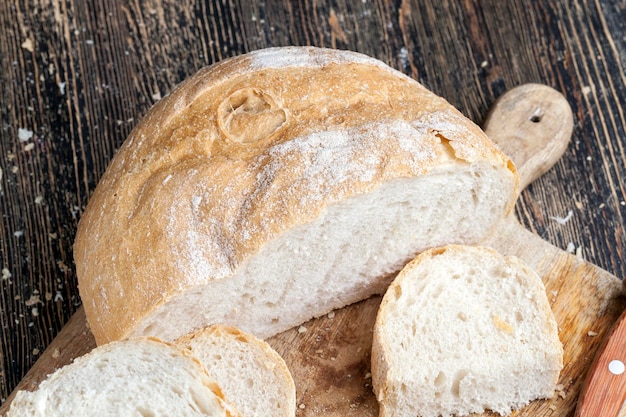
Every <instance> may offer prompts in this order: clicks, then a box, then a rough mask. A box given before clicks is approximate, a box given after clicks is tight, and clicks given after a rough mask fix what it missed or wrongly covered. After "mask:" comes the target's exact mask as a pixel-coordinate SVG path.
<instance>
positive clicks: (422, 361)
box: [372, 246, 563, 417]
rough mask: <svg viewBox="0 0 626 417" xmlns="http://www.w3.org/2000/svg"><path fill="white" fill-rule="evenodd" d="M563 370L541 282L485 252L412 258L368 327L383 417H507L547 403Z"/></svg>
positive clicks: (450, 250) (511, 261)
mask: <svg viewBox="0 0 626 417" xmlns="http://www.w3.org/2000/svg"><path fill="white" fill-rule="evenodd" d="M562 367H563V347H562V345H561V342H560V341H559V336H558V329H557V324H556V320H555V319H554V315H553V313H552V310H551V309H550V305H549V303H548V298H547V296H546V293H545V287H544V285H543V283H542V281H541V279H540V277H539V276H538V275H537V274H536V273H535V272H533V271H532V270H530V269H529V268H527V267H526V266H525V265H524V264H523V263H522V262H521V261H520V260H519V259H517V258H514V257H503V256H501V255H500V254H498V253H497V252H495V251H493V250H491V249H486V248H480V247H469V246H447V247H444V248H438V249H433V250H430V251H427V252H425V253H423V254H421V255H419V256H418V257H417V258H416V259H415V260H414V261H412V262H411V263H409V264H408V265H407V266H406V267H405V268H404V269H403V270H402V271H401V272H400V274H399V275H398V277H397V278H396V279H395V280H394V282H393V283H392V284H391V286H390V287H389V290H388V291H387V293H386V294H385V296H384V297H383V301H382V303H381V306H380V309H379V311H378V316H377V318H376V324H375V326H374V340H373V346H372V383H373V387H374V392H375V394H376V396H377V398H378V401H379V403H380V416H381V417H386V416H422V417H437V416H440V415H441V416H450V415H457V416H460V415H467V414H469V413H480V412H483V411H485V410H487V409H489V410H492V411H495V412H497V413H500V414H506V415H508V413H510V412H511V410H512V409H517V408H520V407H522V406H524V405H525V404H527V403H529V402H530V401H532V400H535V399H537V398H548V397H552V395H553V394H554V391H555V388H556V384H557V381H558V377H559V373H560V371H561V369H562Z"/></svg>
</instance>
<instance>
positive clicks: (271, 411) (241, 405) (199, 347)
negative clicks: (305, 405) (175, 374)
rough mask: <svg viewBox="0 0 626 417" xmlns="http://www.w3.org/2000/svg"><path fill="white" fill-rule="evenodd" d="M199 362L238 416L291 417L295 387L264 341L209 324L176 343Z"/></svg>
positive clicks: (278, 358) (287, 370)
mask: <svg viewBox="0 0 626 417" xmlns="http://www.w3.org/2000/svg"><path fill="white" fill-rule="evenodd" d="M176 344H177V345H180V346H182V347H185V348H187V349H189V350H190V351H191V353H192V354H193V355H194V356H195V357H197V358H198V359H199V360H200V362H202V363H203V364H204V365H205V366H206V368H207V370H208V373H209V375H210V376H211V378H212V379H214V380H216V381H218V382H219V385H220V387H221V389H222V391H223V392H224V395H225V396H226V398H228V399H230V400H231V401H232V402H233V404H234V406H235V407H236V408H237V410H238V411H239V412H240V413H241V415H242V416H255V417H280V416H282V417H293V416H294V415H295V413H296V388H295V385H294V382H293V379H292V377H291V374H290V372H289V369H288V368H287V365H286V364H285V361H284V360H283V359H282V358H281V357H280V355H278V353H276V351H275V350H274V349H272V348H271V346H270V345H269V344H267V343H266V342H264V341H262V340H260V339H257V338H256V337H254V336H252V335H251V334H248V333H244V332H242V331H240V330H238V329H237V328H234V327H231V326H223V325H213V326H210V327H208V328H205V329H202V330H199V331H197V332H194V333H193V334H190V335H186V336H183V337H182V338H180V339H179V340H177V341H176Z"/></svg>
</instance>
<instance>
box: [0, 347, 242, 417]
mask: <svg viewBox="0 0 626 417" xmlns="http://www.w3.org/2000/svg"><path fill="white" fill-rule="evenodd" d="M24 416H30V417H67V416H81V417H119V416H142V417H165V416H179V417H196V416H197V417H209V416H215V417H218V416H219V417H238V416H240V414H239V413H238V412H237V411H236V409H235V408H233V407H232V406H230V405H229V404H228V403H227V402H226V400H225V399H224V397H223V394H222V393H221V390H220V388H219V386H218V385H216V383H215V382H213V380H212V379H209V377H208V375H207V374H206V371H205V368H204V367H203V366H202V365H201V364H200V363H199V362H198V360H197V359H195V358H193V357H192V356H190V355H189V353H188V351H184V350H181V349H179V348H177V347H174V346H172V345H168V344H165V343H162V342H160V341H158V340H151V339H139V340H127V341H121V342H112V343H110V344H106V345H103V346H100V347H98V348H96V349H94V350H93V351H91V352H90V353H88V354H87V355H85V356H82V357H79V358H77V359H76V360H75V361H74V362H73V363H71V364H69V365H66V366H64V367H62V368H60V369H58V370H57V371H55V372H54V373H53V374H51V375H50V376H49V377H48V378H47V379H46V380H45V381H43V382H42V383H41V384H40V386H39V388H38V389H37V390H36V391H34V392H28V391H19V392H18V393H17V394H16V396H15V399H14V400H13V402H12V403H11V408H10V409H9V412H8V414H7V416H6V417H24Z"/></svg>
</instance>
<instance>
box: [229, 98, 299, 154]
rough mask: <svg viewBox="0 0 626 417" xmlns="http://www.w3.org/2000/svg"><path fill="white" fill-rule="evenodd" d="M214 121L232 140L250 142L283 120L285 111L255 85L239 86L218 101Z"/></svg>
mask: <svg viewBox="0 0 626 417" xmlns="http://www.w3.org/2000/svg"><path fill="white" fill-rule="evenodd" d="M217 112H218V117H217V120H218V124H219V127H220V129H221V131H222V132H223V133H224V134H225V135H226V136H227V137H228V138H229V139H231V140H232V141H234V142H238V143H243V144H250V143H255V142H258V141H260V140H262V139H265V138H267V137H269V136H271V135H272V134H274V133H275V132H276V131H278V130H279V129H280V128H281V126H283V125H284V124H285V122H286V121H287V112H286V111H285V110H284V109H282V108H281V107H279V106H278V105H277V104H276V103H275V102H274V100H273V98H272V97H271V96H270V95H269V94H267V93H265V92H264V91H261V90H260V89H258V88H243V89H241V90H237V91H235V92H234V93H232V94H231V95H230V96H229V97H228V98H226V99H225V100H224V101H222V103H221V104H220V106H219V108H218V110H217Z"/></svg>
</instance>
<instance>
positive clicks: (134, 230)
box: [74, 48, 514, 343]
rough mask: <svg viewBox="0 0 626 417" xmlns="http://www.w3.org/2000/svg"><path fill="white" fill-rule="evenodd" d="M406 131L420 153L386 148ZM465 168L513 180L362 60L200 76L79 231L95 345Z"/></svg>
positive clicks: (221, 66) (480, 140) (132, 144)
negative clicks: (338, 214) (336, 206)
mask: <svg viewBox="0 0 626 417" xmlns="http://www.w3.org/2000/svg"><path fill="white" fill-rule="evenodd" d="M408 129H412V131H411V132H412V134H413V135H414V136H415V137H416V138H418V139H419V140H415V141H411V142H410V143H408V142H406V143H405V142H402V141H396V142H391V141H387V140H385V139H386V138H387V137H396V136H398V135H399V133H398V132H400V131H401V133H402V134H406V130H408ZM398 143H400V146H397V144H398ZM329 147H334V148H335V149H333V150H332V151H329V150H328V149H329ZM451 157H452V158H453V159H454V158H456V159H459V160H465V161H468V162H474V161H477V160H487V161H490V162H491V163H492V164H493V165H495V166H508V167H509V169H510V170H511V171H514V168H513V166H512V164H511V162H510V160H508V159H507V158H506V157H505V156H504V155H503V154H502V153H500V152H499V151H498V150H497V149H495V147H494V145H493V144H492V143H491V142H490V141H489V140H488V139H487V137H486V136H485V135H484V133H483V132H482V131H481V130H480V129H479V128H478V127H477V126H476V125H475V124H473V123H472V122H471V121H469V120H468V119H467V118H465V117H464V116H462V115H461V114H460V113H459V112H458V111H457V110H455V109H454V108H453V107H452V106H451V105H450V104H448V103H447V102H446V101H445V100H443V99H442V98H439V97H437V96H435V95H434V94H432V93H431V92H429V91H428V90H426V89H425V88H424V87H422V86H421V85H420V84H418V83H417V82H415V81H413V80H411V79H410V78H408V77H406V76H404V75H403V74H401V73H399V72H397V71H394V70H392V69H390V68H388V67H386V66H384V65H383V64H382V63H380V62H379V61H376V60H374V59H371V58H367V57H365V56H363V55H360V54H355V53H351V52H340V51H333V50H324V49H316V48H275V49H269V50H264V51H258V52H255V53H251V54H248V55H243V56H240V57H237V58H233V59H230V60H226V61H224V62H221V63H218V64H216V65H214V66H211V67H208V68H205V69H203V70H201V71H200V72H199V73H197V74H196V75H194V76H193V77H191V78H190V79H189V80H187V81H185V82H184V83H182V84H181V85H180V86H178V87H177V88H175V89H174V90H173V91H172V93H171V94H170V95H169V96H167V97H165V98H163V99H162V100H161V101H160V102H159V103H157V104H156V105H155V106H154V107H153V108H152V109H151V110H150V111H149V112H148V114H147V115H146V117H145V118H144V119H143V120H142V121H141V123H139V124H138V125H137V127H136V128H135V129H134V130H133V131H132V132H131V134H130V136H129V137H128V139H127V140H126V142H125V143H124V145H123V146H122V147H121V148H120V150H119V152H118V153H117V154H116V155H115V158H114V159H113V160H112V161H111V164H110V166H109V168H108V169H107V171H106V173H105V174H104V175H103V177H102V179H101V181H100V183H99V184H98V187H97V188H96V190H95V192H94V194H93V196H92V197H91V199H90V201H89V204H88V206H87V209H86V210H85V212H84V214H83V216H82V218H81V221H80V224H79V229H78V233H77V237H76V242H75V251H74V253H75V260H76V266H77V275H78V279H79V288H80V293H81V298H82V300H83V303H84V306H85V312H86V315H87V318H88V321H89V323H90V326H91V329H92V332H93V333H94V336H95V337H96V340H97V342H98V343H103V342H106V341H109V340H115V339H120V338H124V337H126V336H127V335H128V334H129V332H130V331H131V330H132V329H133V328H134V327H135V326H136V325H137V324H138V323H139V322H140V321H141V320H142V319H143V318H144V317H146V316H147V315H149V314H150V312H151V311H154V309H155V308H156V307H157V306H159V305H160V304H162V303H164V302H165V301H166V300H167V299H168V298H169V297H171V296H173V295H175V294H176V293H178V292H180V291H182V290H185V289H188V288H192V287H194V286H196V285H202V284H203V283H207V282H210V281H212V280H219V279H225V278H227V277H228V276H230V275H231V274H232V273H233V271H235V270H236V269H237V267H238V266H239V265H240V264H241V262H242V261H243V260H245V259H246V258H247V257H249V256H250V255H252V254H254V253H256V252H257V251H258V250H259V248H260V247H262V246H263V245H264V244H265V243H266V242H268V241H269V240H271V239H272V238H274V237H276V236H278V235H280V234H281V233H282V232H284V231H285V230H289V229H290V228H293V227H294V226H295V225H299V224H304V223H307V222H309V221H311V220H312V219H315V218H316V217H317V215H318V213H319V212H320V211H321V210H323V209H324V208H325V207H327V206H328V205H331V204H333V203H334V202H336V201H341V200H345V199H347V198H349V197H351V196H354V195H358V194H361V193H366V192H368V191H371V190H373V189H374V188H376V187H377V186H378V185H379V184H381V183H382V182H384V181H388V180H390V179H394V178H405V177H414V176H419V175H423V174H425V173H428V172H429V171H430V170H432V169H433V168H435V167H437V166H440V165H441V164H446V163H449V162H450V158H451ZM513 201H514V192H512V195H511V205H512V203H513Z"/></svg>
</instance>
